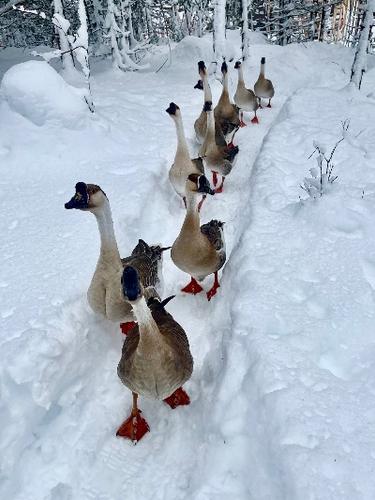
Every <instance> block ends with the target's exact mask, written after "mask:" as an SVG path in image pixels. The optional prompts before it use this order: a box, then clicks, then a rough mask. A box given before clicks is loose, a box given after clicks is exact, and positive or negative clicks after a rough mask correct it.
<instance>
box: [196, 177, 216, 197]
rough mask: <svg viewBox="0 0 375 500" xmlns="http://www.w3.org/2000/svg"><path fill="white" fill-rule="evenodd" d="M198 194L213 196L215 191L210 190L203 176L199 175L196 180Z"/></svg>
mask: <svg viewBox="0 0 375 500" xmlns="http://www.w3.org/2000/svg"><path fill="white" fill-rule="evenodd" d="M198 193H204V194H211V195H214V194H215V191H214V190H213V189H211V186H210V183H209V182H208V179H207V177H206V176H205V175H201V176H200V177H199V179H198Z"/></svg>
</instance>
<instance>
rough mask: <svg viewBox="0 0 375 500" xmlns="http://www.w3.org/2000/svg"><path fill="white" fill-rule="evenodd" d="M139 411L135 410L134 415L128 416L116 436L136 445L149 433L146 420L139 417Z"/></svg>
mask: <svg viewBox="0 0 375 500" xmlns="http://www.w3.org/2000/svg"><path fill="white" fill-rule="evenodd" d="M141 413H142V412H141V410H136V413H135V414H134V415H133V413H132V414H131V415H130V417H129V418H128V419H126V420H125V421H124V422H123V423H122V424H121V425H120V427H119V428H118V430H117V432H116V436H119V437H123V438H126V439H130V440H131V441H133V443H134V444H137V442H138V441H140V440H141V439H142V438H143V436H144V435H145V434H146V433H147V432H149V431H150V427H149V425H148V423H147V422H146V420H145V419H144V418H143V417H142V416H141Z"/></svg>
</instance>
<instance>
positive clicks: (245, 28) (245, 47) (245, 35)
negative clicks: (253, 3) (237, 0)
mask: <svg viewBox="0 0 375 500" xmlns="http://www.w3.org/2000/svg"><path fill="white" fill-rule="evenodd" d="M248 7H249V6H248V0H242V29H241V40H242V47H241V48H242V60H243V61H244V62H245V61H246V60H247V59H248V58H249V45H250V41H249V17H248V15H249V14H248V12H249V11H248Z"/></svg>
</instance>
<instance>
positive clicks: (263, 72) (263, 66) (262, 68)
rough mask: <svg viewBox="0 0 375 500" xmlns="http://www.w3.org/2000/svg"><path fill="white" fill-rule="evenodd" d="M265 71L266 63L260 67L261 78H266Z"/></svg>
mask: <svg viewBox="0 0 375 500" xmlns="http://www.w3.org/2000/svg"><path fill="white" fill-rule="evenodd" d="M265 71H266V63H264V64H261V65H260V72H259V76H260V77H263V78H264V74H265Z"/></svg>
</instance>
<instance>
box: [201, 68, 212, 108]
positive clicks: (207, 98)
mask: <svg viewBox="0 0 375 500" xmlns="http://www.w3.org/2000/svg"><path fill="white" fill-rule="evenodd" d="M202 81H203V92H204V102H207V101H211V102H212V93H211V87H210V84H209V83H208V78H207V73H205V74H204V75H203V77H202Z"/></svg>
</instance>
